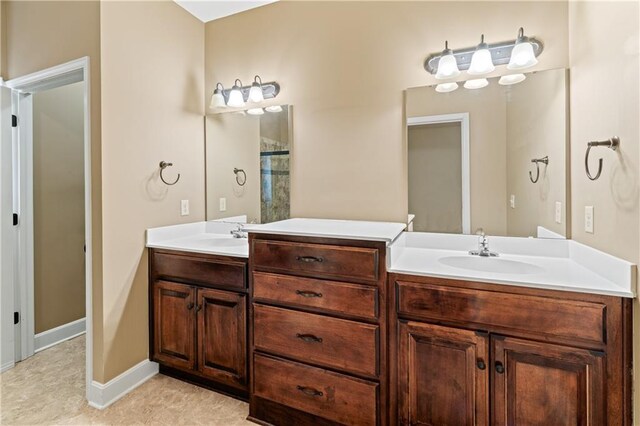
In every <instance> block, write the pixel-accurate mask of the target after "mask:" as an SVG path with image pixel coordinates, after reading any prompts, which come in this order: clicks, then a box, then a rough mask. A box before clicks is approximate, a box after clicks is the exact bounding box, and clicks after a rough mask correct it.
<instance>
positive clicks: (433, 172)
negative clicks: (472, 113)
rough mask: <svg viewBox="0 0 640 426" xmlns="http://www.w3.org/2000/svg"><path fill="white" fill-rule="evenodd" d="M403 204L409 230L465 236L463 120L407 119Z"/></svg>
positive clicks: (467, 195) (466, 183) (458, 117)
mask: <svg viewBox="0 0 640 426" xmlns="http://www.w3.org/2000/svg"><path fill="white" fill-rule="evenodd" d="M407 126H408V128H407V145H408V188H409V194H408V200H409V214H410V216H413V223H412V225H413V230H414V231H419V232H437V233H469V230H470V227H471V223H470V213H469V212H470V206H469V204H470V188H469V187H470V184H469V134H468V132H469V116H468V114H451V115H441V116H428V117H413V118H409V119H408V120H407Z"/></svg>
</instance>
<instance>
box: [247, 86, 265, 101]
mask: <svg viewBox="0 0 640 426" xmlns="http://www.w3.org/2000/svg"><path fill="white" fill-rule="evenodd" d="M249 100H250V101H251V102H256V103H257V102H262V101H264V95H263V94H262V86H261V85H260V84H258V83H256V82H254V83H253V84H252V85H251V89H249Z"/></svg>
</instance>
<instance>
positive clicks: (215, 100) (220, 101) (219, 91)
mask: <svg viewBox="0 0 640 426" xmlns="http://www.w3.org/2000/svg"><path fill="white" fill-rule="evenodd" d="M223 92H224V86H223V85H222V83H218V84H216V88H215V90H214V91H213V95H211V103H210V104H209V108H211V109H213V108H224V107H226V106H227V103H226V102H225V100H224V94H223Z"/></svg>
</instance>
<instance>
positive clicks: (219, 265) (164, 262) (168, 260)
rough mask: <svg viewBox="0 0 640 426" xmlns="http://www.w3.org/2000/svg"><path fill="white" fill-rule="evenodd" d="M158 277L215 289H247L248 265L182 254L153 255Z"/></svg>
mask: <svg viewBox="0 0 640 426" xmlns="http://www.w3.org/2000/svg"><path fill="white" fill-rule="evenodd" d="M153 256H154V257H153V266H154V268H155V273H156V275H157V276H159V277H162V278H169V279H174V280H180V281H186V282H190V283H194V284H199V285H203V286H209V287H215V288H232V289H244V288H246V279H245V276H246V275H245V274H246V264H245V263H244V262H234V261H232V260H228V261H227V260H224V261H222V260H214V259H207V258H206V257H197V256H189V255H182V254H169V253H162V252H160V253H158V252H155V253H154V254H153Z"/></svg>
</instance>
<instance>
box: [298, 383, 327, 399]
mask: <svg viewBox="0 0 640 426" xmlns="http://www.w3.org/2000/svg"><path fill="white" fill-rule="evenodd" d="M297 388H298V390H299V391H300V392H302V393H303V394H305V395H309V396H322V395H324V394H323V393H322V392H321V391H319V390H317V389H314V388H310V387H307V386H300V385H298V386H297Z"/></svg>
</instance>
